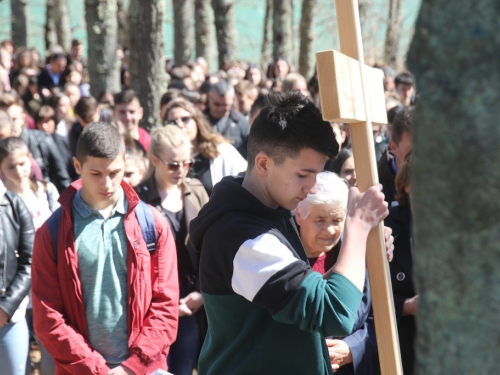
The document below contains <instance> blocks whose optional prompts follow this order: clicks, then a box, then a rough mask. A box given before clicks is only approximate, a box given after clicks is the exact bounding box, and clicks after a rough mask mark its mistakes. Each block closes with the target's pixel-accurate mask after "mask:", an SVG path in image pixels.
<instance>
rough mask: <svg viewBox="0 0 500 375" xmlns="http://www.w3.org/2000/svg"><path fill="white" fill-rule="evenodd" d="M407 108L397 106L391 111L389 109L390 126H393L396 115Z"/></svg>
mask: <svg viewBox="0 0 500 375" xmlns="http://www.w3.org/2000/svg"><path fill="white" fill-rule="evenodd" d="M404 108H405V106H404V105H402V104H400V105H397V106H395V107H392V108H391V109H389V111H388V112H387V123H388V124H391V125H392V123H393V122H394V118H395V117H396V115H397V114H398V113H399V112H401V111H402V110H403V109H404Z"/></svg>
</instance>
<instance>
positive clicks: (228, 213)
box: [190, 177, 362, 375]
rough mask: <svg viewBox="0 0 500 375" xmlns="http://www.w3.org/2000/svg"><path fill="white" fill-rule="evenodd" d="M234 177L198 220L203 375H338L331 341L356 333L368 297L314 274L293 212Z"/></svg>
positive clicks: (335, 278)
mask: <svg viewBox="0 0 500 375" xmlns="http://www.w3.org/2000/svg"><path fill="white" fill-rule="evenodd" d="M242 182H243V179H242V178H234V177H226V178H224V179H223V180H222V181H221V182H220V183H218V184H217V185H216V186H215V187H214V191H213V193H212V196H211V198H210V201H209V203H208V204H207V205H206V206H205V207H204V208H203V209H202V210H201V211H200V214H199V216H198V217H197V218H196V219H195V220H193V221H192V222H191V226H190V236H191V242H192V244H193V245H194V246H195V248H196V249H198V250H199V251H201V261H200V281H201V292H202V294H203V301H204V304H205V309H206V312H207V317H208V334H207V337H206V340H205V343H204V345H203V349H202V352H201V356H200V360H199V374H200V375H226V374H252V375H265V374H269V375H276V374H286V375H293V374H297V375H299V374H304V375H309V374H312V375H316V374H332V370H331V366H330V360H329V357H328V351H327V348H326V345H325V343H324V339H323V338H324V337H327V336H346V335H348V334H349V333H350V332H351V330H352V326H353V323H354V320H355V318H356V313H357V311H358V308H359V305H360V302H361V298H362V293H361V292H360V291H359V290H358V289H357V288H356V287H355V286H354V285H353V284H352V283H351V282H350V281H349V280H348V279H346V278H345V277H343V276H342V275H340V274H333V275H332V276H331V278H330V279H329V280H324V279H323V278H322V276H321V275H320V274H319V273H317V272H313V271H312V269H311V267H310V266H309V265H308V262H307V257H306V254H305V251H304V248H303V247H302V244H301V242H300V238H299V235H298V232H297V230H296V227H295V224H294V223H293V220H292V218H291V215H290V212H289V211H287V210H284V209H282V208H277V209H273V208H269V207H267V206H265V205H264V204H263V203H261V202H260V201H259V200H258V199H257V198H256V197H254V196H253V195H252V194H251V193H250V192H248V191H247V190H246V189H244V188H243V187H242V186H241V184H242Z"/></svg>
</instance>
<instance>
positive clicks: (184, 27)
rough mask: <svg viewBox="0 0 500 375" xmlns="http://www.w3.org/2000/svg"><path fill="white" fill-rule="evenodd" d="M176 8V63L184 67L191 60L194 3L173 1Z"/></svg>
mask: <svg viewBox="0 0 500 375" xmlns="http://www.w3.org/2000/svg"><path fill="white" fill-rule="evenodd" d="M173 6H174V61H175V63H176V64H177V65H183V64H186V63H187V62H189V60H191V54H192V43H191V42H192V39H193V33H192V25H191V20H192V18H193V1H192V0H173Z"/></svg>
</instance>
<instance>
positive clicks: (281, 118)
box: [247, 92, 339, 170]
mask: <svg viewBox="0 0 500 375" xmlns="http://www.w3.org/2000/svg"><path fill="white" fill-rule="evenodd" d="M247 147H248V169H249V170H250V169H252V168H253V166H254V164H255V156H256V155H257V154H258V153H259V152H261V151H264V152H265V153H267V154H268V155H269V156H270V157H271V158H273V160H274V161H275V162H276V163H277V164H281V163H283V162H284V161H285V159H286V158H287V157H290V158H294V157H296V156H297V155H298V154H299V152H300V151H301V150H302V149H304V148H311V149H313V150H315V151H317V152H320V153H322V154H324V155H326V156H328V157H329V158H331V159H334V158H335V157H336V156H337V154H338V152H339V144H338V143H337V140H336V139H335V134H334V133H333V129H332V127H331V125H330V123H329V122H327V121H324V120H323V118H322V116H321V112H320V110H319V109H318V107H316V106H315V105H314V104H313V103H311V102H310V101H309V99H307V98H306V97H305V96H304V95H302V94H300V93H296V92H292V93H289V94H288V95H283V94H281V93H275V92H273V93H270V94H269V95H268V96H267V105H266V107H264V108H263V109H262V111H261V112H260V114H259V115H258V116H257V118H256V119H255V121H254V123H253V125H252V128H251V130H250V135H249V137H248V146H247Z"/></svg>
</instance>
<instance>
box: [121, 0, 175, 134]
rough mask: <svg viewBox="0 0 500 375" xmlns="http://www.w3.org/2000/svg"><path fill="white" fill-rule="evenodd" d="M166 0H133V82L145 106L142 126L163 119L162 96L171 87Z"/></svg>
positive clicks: (131, 41) (131, 48)
mask: <svg viewBox="0 0 500 375" xmlns="http://www.w3.org/2000/svg"><path fill="white" fill-rule="evenodd" d="M163 3H164V1H163V0H150V1H142V0H130V6H129V10H128V13H129V14H128V17H129V27H130V34H129V41H130V66H129V70H130V83H131V86H132V89H134V90H135V92H136V93H137V96H138V97H139V99H140V101H141V105H142V107H143V108H144V117H143V118H142V121H141V126H142V127H143V128H145V129H147V130H149V129H151V128H152V127H153V126H155V125H157V124H159V123H160V121H159V117H158V116H159V113H160V99H161V96H162V95H163V93H164V92H165V91H166V90H167V79H166V73H165V66H164V59H163V13H164V8H163Z"/></svg>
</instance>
